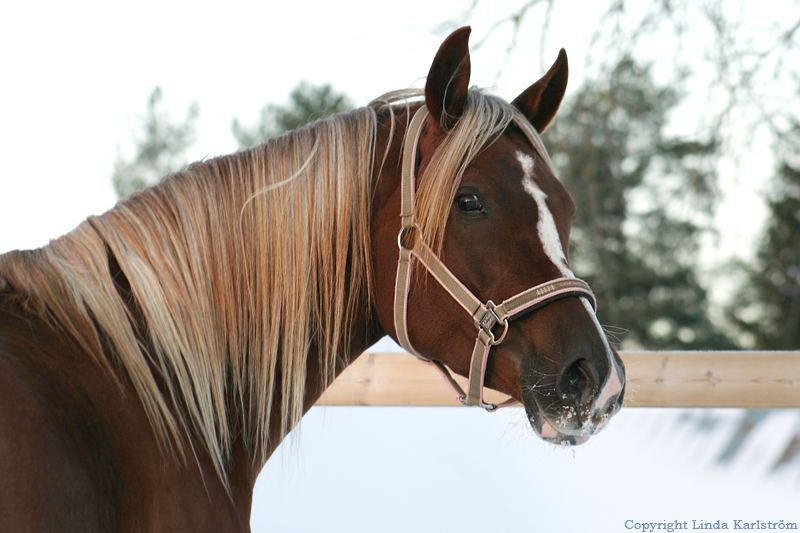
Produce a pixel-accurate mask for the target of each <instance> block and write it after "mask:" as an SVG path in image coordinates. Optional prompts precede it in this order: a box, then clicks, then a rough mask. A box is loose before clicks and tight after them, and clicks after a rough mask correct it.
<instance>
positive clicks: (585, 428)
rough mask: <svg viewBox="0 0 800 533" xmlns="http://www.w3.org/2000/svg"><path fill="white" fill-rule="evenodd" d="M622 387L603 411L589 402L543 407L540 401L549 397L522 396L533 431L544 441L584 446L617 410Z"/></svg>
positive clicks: (555, 404)
mask: <svg viewBox="0 0 800 533" xmlns="http://www.w3.org/2000/svg"><path fill="white" fill-rule="evenodd" d="M623 396H624V387H623V389H622V391H621V392H620V393H619V395H618V396H616V397H615V398H613V399H611V400H609V402H608V403H607V404H606V405H604V406H603V407H602V409H594V408H593V405H592V403H591V402H587V403H585V404H583V405H580V406H576V405H572V404H570V403H559V402H557V403H554V402H552V400H551V401H550V402H549V403H548V404H547V406H548V408H543V405H542V404H543V403H544V402H543V400H546V399H547V398H548V397H549V396H545V395H542V398H540V397H539V395H537V394H534V393H530V394H524V395H523V405H524V406H525V413H526V415H527V417H528V421H529V422H530V424H531V427H532V428H533V430H534V431H535V432H536V433H537V434H538V435H539V436H540V437H541V438H542V439H543V440H545V441H546V442H550V443H552V444H558V445H563V446H576V445H579V444H583V443H585V442H586V441H588V440H589V438H590V437H591V436H593V435H595V434H596V433H598V432H600V431H602V430H603V429H604V428H605V427H606V426H607V425H608V422H609V420H610V419H611V418H612V417H613V416H614V415H615V414H616V413H617V412H618V411H619V410H620V408H621V406H622V400H623Z"/></svg>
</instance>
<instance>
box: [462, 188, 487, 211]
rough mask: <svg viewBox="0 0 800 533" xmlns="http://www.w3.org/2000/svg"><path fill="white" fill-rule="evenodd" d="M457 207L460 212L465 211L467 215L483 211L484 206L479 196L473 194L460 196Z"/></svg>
mask: <svg viewBox="0 0 800 533" xmlns="http://www.w3.org/2000/svg"><path fill="white" fill-rule="evenodd" d="M456 205H457V206H458V209H459V211H464V212H465V213H474V212H478V211H483V204H482V203H481V201H480V200H479V199H478V196H477V195H475V194H472V193H467V194H461V195H459V196H458V198H456Z"/></svg>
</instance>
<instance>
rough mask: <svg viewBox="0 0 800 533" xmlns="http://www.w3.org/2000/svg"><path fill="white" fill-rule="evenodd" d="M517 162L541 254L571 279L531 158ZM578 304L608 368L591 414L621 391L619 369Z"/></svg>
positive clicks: (602, 336)
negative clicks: (536, 214) (533, 210)
mask: <svg viewBox="0 0 800 533" xmlns="http://www.w3.org/2000/svg"><path fill="white" fill-rule="evenodd" d="M517 160H518V161H519V163H520V165H521V166H522V175H523V177H522V188H523V189H525V192H527V193H528V194H529V195H530V196H531V197H532V198H533V200H534V201H535V202H536V207H537V209H538V212H539V221H538V222H537V223H536V231H537V232H538V234H539V240H540V241H541V243H542V248H544V253H545V255H546V256H547V257H548V259H550V262H551V263H553V265H554V266H555V267H556V268H557V269H558V271H559V272H560V273H561V275H562V276H564V277H566V278H573V277H575V274H573V273H572V270H570V268H569V266H568V265H567V257H566V255H565V254H564V249H563V248H562V247H561V238H560V237H559V235H558V229H557V228H556V222H555V219H554V218H553V214H552V213H551V212H550V209H549V208H548V207H547V194H545V192H544V191H543V190H542V189H540V188H539V186H538V185H537V184H536V182H535V181H534V180H533V163H534V162H533V158H532V157H531V156H529V155H527V154H525V153H523V152H521V151H519V150H518V151H517ZM580 300H581V302H582V303H583V307H584V308H585V309H586V312H587V313H588V314H589V316H590V317H591V319H592V322H593V323H594V326H595V329H597V334H598V335H599V336H600V339H602V341H603V347H604V348H605V350H606V354H607V356H608V360H609V363H610V365H611V372H610V373H609V377H608V379H607V380H606V383H605V384H604V385H603V389H602V390H601V391H600V394H599V395H598V397H597V398H596V399H595V402H594V404H593V405H592V410H598V409H602V408H604V407H605V406H606V405H605V404H606V403H607V402H608V400H609V399H610V398H612V397H614V396H616V395H617V394H619V393H620V391H621V390H622V382H621V380H620V371H619V368H618V367H617V363H616V361H615V360H614V356H613V352H612V351H611V346H610V345H609V344H608V338H607V337H606V335H605V333H604V332H603V328H602V327H601V326H600V322H599V321H598V320H597V315H596V314H595V312H594V309H592V305H591V304H590V303H589V301H588V300H587V299H586V298H581V299H580Z"/></svg>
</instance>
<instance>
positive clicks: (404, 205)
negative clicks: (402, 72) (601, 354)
mask: <svg viewBox="0 0 800 533" xmlns="http://www.w3.org/2000/svg"><path fill="white" fill-rule="evenodd" d="M427 114H428V113H427V110H426V108H425V106H424V105H423V106H422V107H420V109H419V110H418V111H417V112H416V113H415V114H414V117H413V118H412V119H411V122H410V123H409V125H408V129H407V130H406V135H405V140H404V142H403V162H402V181H401V191H400V193H401V200H400V217H401V220H402V223H401V227H400V232H399V233H398V235H397V246H398V248H399V258H398V261H397V278H396V279H395V292H394V329H395V332H396V334H397V340H398V341H399V342H400V345H401V346H403V348H405V349H406V350H408V351H409V352H410V353H412V354H414V355H415V356H417V357H418V358H419V359H421V360H422V361H424V362H426V363H429V364H433V365H434V366H436V368H437V369H439V371H440V372H441V373H442V375H443V376H444V377H445V379H446V380H447V381H448V382H449V383H450V386H451V387H452V388H453V390H454V391H455V392H456V394H457V395H458V400H459V401H460V402H461V403H462V404H464V405H478V406H481V407H483V408H484V409H486V410H487V411H494V410H495V409H497V408H498V407H503V406H507V405H512V404H514V403H517V402H516V401H515V400H514V399H513V398H509V399H508V400H506V401H505V402H503V403H501V404H492V403H487V402H486V401H484V399H483V382H484V377H485V375H486V362H487V361H488V359H489V350H491V348H492V346H497V345H498V344H500V343H502V342H503V340H504V339H505V337H506V334H507V333H508V322H509V320H512V319H514V318H515V317H517V316H519V315H521V314H523V313H526V312H530V311H534V310H536V309H538V308H540V307H543V306H545V305H547V304H549V303H551V302H553V301H555V300H558V299H561V298H565V297H568V296H581V297H583V298H586V299H587V300H589V302H590V303H591V304H592V307H595V308H596V306H597V303H596V301H595V297H594V293H592V290H591V289H590V288H589V285H588V284H587V283H586V282H585V281H583V280H580V279H577V278H558V279H553V280H550V281H548V282H546V283H542V284H541V285H536V286H535V287H531V288H530V289H527V290H524V291H522V292H520V293H519V294H516V295H514V296H511V297H510V298H508V299H506V300H504V301H503V302H501V303H500V304H495V303H494V302H493V301H492V300H488V301H487V302H486V303H483V302H482V301H481V300H479V299H478V298H477V297H476V296H475V295H474V294H473V293H472V292H471V291H470V290H469V289H468V288H467V287H466V286H464V284H463V283H461V281H460V280H459V279H458V278H457V277H456V276H455V275H454V274H453V273H452V272H450V270H449V269H448V268H447V266H445V264H444V263H443V262H442V261H441V259H439V257H437V256H436V254H435V253H433V251H432V250H431V249H430V248H429V247H428V246H427V245H426V244H425V243H424V242H423V239H422V236H421V235H420V234H419V231H418V230H419V227H418V226H417V224H416V222H415V220H414V191H415V180H416V176H415V174H416V172H415V163H416V158H417V148H418V145H419V136H420V131H421V130H422V124H423V122H424V120H425V117H426V116H427ZM515 122H516V124H517V125H518V126H519V127H520V129H521V130H522V131H523V133H525V135H526V137H527V138H528V140H530V142H531V144H532V145H533V146H534V148H535V149H536V151H537V152H538V153H539V154H540V155H542V157H543V158H544V159H545V161H549V157H548V156H547V152H546V151H545V150H544V146H543V144H542V141H541V140H540V139H539V136H538V135H537V134H536V132H535V131H533V129H532V128H531V126H530V125H529V124H527V123H526V122H523V121H521V120H517V119H515ZM414 232H416V233H417V235H416V236H414V238H412V236H411V235H410V234H411V233H414ZM407 234H408V235H407ZM409 241H410V245H409ZM407 245H409V246H407ZM412 256H413V257H414V258H416V260H417V261H419V262H420V263H421V264H422V266H424V267H425V268H426V269H427V270H428V272H429V273H430V274H431V275H433V277H434V278H435V279H436V281H437V282H438V283H439V284H440V285H441V286H442V287H443V288H444V289H445V290H446V291H447V292H448V293H449V294H450V296H452V297H453V299H454V300H455V301H456V302H457V303H458V304H459V305H460V306H461V307H462V308H463V309H464V310H465V311H466V312H467V313H469V315H470V316H471V317H472V321H473V323H474V325H475V328H476V329H477V339H476V340H475V347H474V348H473V350H472V358H471V360H470V368H469V384H468V386H467V391H466V392H464V390H463V389H462V388H461V386H460V385H459V384H458V382H456V380H455V379H453V376H452V375H451V374H450V371H449V370H448V369H447V367H445V365H444V364H443V363H442V362H441V361H433V360H431V359H428V358H427V357H425V356H424V355H422V354H420V353H419V352H417V351H416V350H415V349H414V347H413V345H412V344H411V341H410V339H409V337H408V293H409V290H410V285H411V271H412V268H411V266H412V262H411V258H412Z"/></svg>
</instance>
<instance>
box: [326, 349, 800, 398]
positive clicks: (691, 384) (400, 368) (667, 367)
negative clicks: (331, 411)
mask: <svg viewBox="0 0 800 533" xmlns="http://www.w3.org/2000/svg"><path fill="white" fill-rule="evenodd" d="M621 356H622V359H623V360H624V361H625V369H626V372H627V391H626V394H625V405H627V406H631V407H800V352H622V353H621ZM487 392H488V393H489V394H487V398H488V399H489V401H497V400H498V399H501V398H502V396H501V395H499V394H497V393H494V391H487ZM318 404H320V405H384V406H391V405H393V406H448V405H457V404H458V403H457V402H456V401H455V399H454V397H453V393H452V391H451V390H450V388H449V387H447V386H446V385H445V383H444V381H443V380H442V377H441V376H440V375H439V374H438V373H437V372H436V370H434V369H433V368H431V367H430V366H428V365H425V364H422V363H420V362H418V361H417V360H416V358H414V357H413V356H411V355H408V354H404V353H365V354H363V355H362V356H360V357H359V358H358V359H357V360H356V361H355V362H354V363H353V364H352V365H350V367H349V368H348V369H347V370H345V372H343V373H342V375H341V376H339V378H338V379H337V380H336V382H335V383H334V384H333V385H332V386H331V388H330V389H328V390H327V391H326V392H325V394H324V395H323V396H322V398H321V399H320V401H319V402H318Z"/></svg>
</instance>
